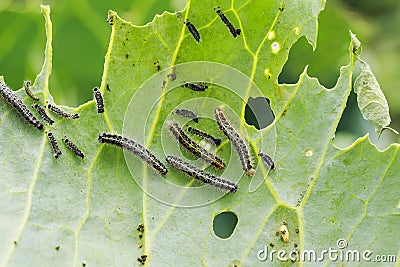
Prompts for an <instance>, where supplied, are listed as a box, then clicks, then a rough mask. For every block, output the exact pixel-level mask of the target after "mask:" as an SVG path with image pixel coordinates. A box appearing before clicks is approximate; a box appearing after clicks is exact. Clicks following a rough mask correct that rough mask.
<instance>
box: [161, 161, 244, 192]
mask: <svg viewBox="0 0 400 267" xmlns="http://www.w3.org/2000/svg"><path fill="white" fill-rule="evenodd" d="M166 161H167V162H168V163H169V164H171V165H172V166H173V167H174V168H176V169H178V170H180V171H182V172H184V173H186V174H187V175H189V176H191V177H193V178H194V179H196V180H198V181H201V182H203V183H205V184H208V185H211V186H213V187H215V188H218V189H222V190H226V191H228V192H231V193H235V192H236V191H237V188H238V186H237V185H236V184H235V183H232V182H230V181H227V180H225V179H222V178H218V177H216V176H214V175H212V174H210V173H207V172H205V171H203V170H201V169H199V168H197V167H195V166H193V165H191V164H189V163H187V162H186V161H184V160H182V159H180V158H177V157H174V156H167V158H166Z"/></svg>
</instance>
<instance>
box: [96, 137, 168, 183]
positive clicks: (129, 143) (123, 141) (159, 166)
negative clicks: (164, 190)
mask: <svg viewBox="0 0 400 267" xmlns="http://www.w3.org/2000/svg"><path fill="white" fill-rule="evenodd" d="M98 141H99V142H100V143H108V144H112V145H115V146H119V147H121V148H122V149H125V150H128V151H130V152H132V153H133V154H135V155H137V156H139V157H140V158H141V159H142V160H143V161H144V162H146V163H147V164H148V165H149V166H150V167H152V168H153V169H154V170H156V171H157V172H158V173H160V174H163V175H164V174H166V173H167V172H168V170H167V168H166V167H165V165H164V164H163V163H162V162H161V161H160V160H158V159H157V158H156V156H154V155H153V154H152V153H151V152H150V151H149V150H147V149H146V148H145V147H144V146H142V145H140V144H138V143H136V142H135V141H133V140H130V139H128V138H125V137H122V136H120V135H116V134H108V133H100V134H99V137H98Z"/></svg>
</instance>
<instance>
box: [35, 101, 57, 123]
mask: <svg viewBox="0 0 400 267" xmlns="http://www.w3.org/2000/svg"><path fill="white" fill-rule="evenodd" d="M32 107H33V108H34V109H36V110H37V112H38V113H39V115H40V116H41V117H42V119H43V120H44V121H45V122H47V124H49V125H53V124H54V121H53V120H52V119H51V118H50V117H49V116H48V115H47V113H46V111H45V110H44V108H42V107H41V106H40V105H39V104H37V103H34V104H33V105H32Z"/></svg>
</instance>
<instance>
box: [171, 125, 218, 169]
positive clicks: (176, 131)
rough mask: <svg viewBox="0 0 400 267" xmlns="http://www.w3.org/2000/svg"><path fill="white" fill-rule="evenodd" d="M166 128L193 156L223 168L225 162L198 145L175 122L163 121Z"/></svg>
mask: <svg viewBox="0 0 400 267" xmlns="http://www.w3.org/2000/svg"><path fill="white" fill-rule="evenodd" d="M165 126H166V128H167V129H168V130H169V131H170V132H171V133H172V135H173V136H174V137H175V138H176V140H178V143H179V144H180V145H182V146H183V147H184V148H186V149H187V150H188V151H189V152H190V153H192V154H193V155H194V156H196V157H198V158H201V159H202V160H204V161H205V162H207V163H210V164H211V165H212V166H213V167H215V168H217V169H224V168H225V163H224V162H223V161H222V160H221V159H220V158H218V157H217V156H216V155H213V154H212V153H210V152H208V151H207V150H205V149H204V148H202V147H200V146H199V145H198V144H197V143H196V142H194V141H193V140H192V139H190V138H189V137H188V136H187V135H186V134H185V132H184V131H182V129H181V128H180V127H179V126H178V124H177V123H176V122H173V121H167V122H166V123H165Z"/></svg>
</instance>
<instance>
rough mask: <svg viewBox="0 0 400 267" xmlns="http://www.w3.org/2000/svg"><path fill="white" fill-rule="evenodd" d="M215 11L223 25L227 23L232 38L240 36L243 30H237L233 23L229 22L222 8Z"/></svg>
mask: <svg viewBox="0 0 400 267" xmlns="http://www.w3.org/2000/svg"><path fill="white" fill-rule="evenodd" d="M214 10H215V11H216V12H217V14H218V16H219V17H220V19H221V20H222V22H223V23H225V25H226V27H228V29H229V31H230V32H231V34H232V36H233V37H234V38H236V37H237V36H239V35H240V32H241V30H240V29H236V28H235V27H234V26H233V25H232V23H231V22H230V21H229V19H228V18H227V17H226V16H225V14H224V13H223V12H222V11H221V8H220V7H217V8H214Z"/></svg>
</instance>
